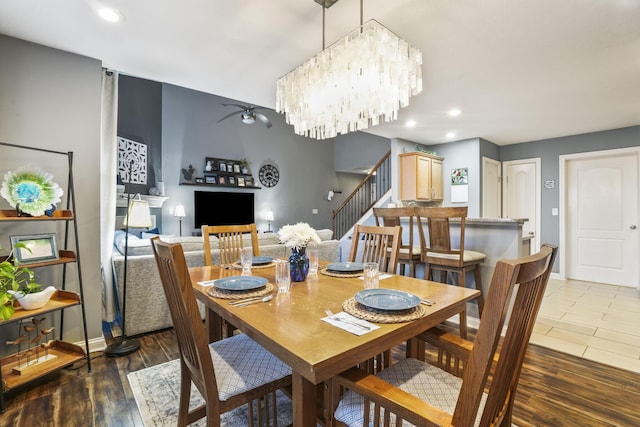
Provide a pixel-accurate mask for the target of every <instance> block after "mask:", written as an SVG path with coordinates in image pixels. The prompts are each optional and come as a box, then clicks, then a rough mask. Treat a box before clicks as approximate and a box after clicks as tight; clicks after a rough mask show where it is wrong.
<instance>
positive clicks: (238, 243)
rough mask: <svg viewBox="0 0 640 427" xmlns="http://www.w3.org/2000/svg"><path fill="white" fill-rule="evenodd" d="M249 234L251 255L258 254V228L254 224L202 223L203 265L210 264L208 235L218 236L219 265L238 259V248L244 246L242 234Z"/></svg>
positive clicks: (228, 263)
mask: <svg viewBox="0 0 640 427" xmlns="http://www.w3.org/2000/svg"><path fill="white" fill-rule="evenodd" d="M245 234H250V235H251V247H252V248H253V256H260V246H259V245H258V230H257V228H256V225H255V224H241V225H203V226H202V239H203V241H204V265H212V264H213V262H212V260H211V241H210V240H209V239H210V236H211V235H214V236H216V237H217V238H218V245H219V247H220V265H231V264H233V263H234V262H236V261H238V260H239V259H240V250H241V249H242V247H243V246H244V235H245Z"/></svg>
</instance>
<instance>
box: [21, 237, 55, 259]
mask: <svg viewBox="0 0 640 427" xmlns="http://www.w3.org/2000/svg"><path fill="white" fill-rule="evenodd" d="M18 243H21V244H22V245H24V246H25V247H16V245H17V244H18ZM11 247H12V249H13V256H14V258H15V259H16V260H17V261H18V262H20V263H21V264H33V263H36V262H41V261H50V260H56V259H59V255H58V247H57V245H56V235H55V233H44V234H28V235H22V236H11Z"/></svg>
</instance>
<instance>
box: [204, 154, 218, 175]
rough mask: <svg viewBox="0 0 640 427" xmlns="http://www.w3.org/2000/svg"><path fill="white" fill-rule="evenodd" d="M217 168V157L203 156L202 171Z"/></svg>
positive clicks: (211, 170) (215, 169) (210, 170)
mask: <svg viewBox="0 0 640 427" xmlns="http://www.w3.org/2000/svg"><path fill="white" fill-rule="evenodd" d="M217 170H218V162H217V159H214V158H213V157H205V158H204V171H205V172H213V171H217Z"/></svg>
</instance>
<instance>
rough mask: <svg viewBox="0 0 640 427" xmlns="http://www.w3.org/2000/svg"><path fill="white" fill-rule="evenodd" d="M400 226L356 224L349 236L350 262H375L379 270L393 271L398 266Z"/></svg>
mask: <svg viewBox="0 0 640 427" xmlns="http://www.w3.org/2000/svg"><path fill="white" fill-rule="evenodd" d="M401 235H402V227H400V226H398V225H397V226H395V227H379V226H375V225H362V224H356V225H355V226H354V230H353V236H352V237H351V250H350V252H349V261H350V262H377V263H378V264H379V265H380V271H386V272H387V273H394V274H395V272H396V269H397V268H398V253H399V251H400V236H401Z"/></svg>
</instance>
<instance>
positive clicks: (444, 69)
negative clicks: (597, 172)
mask: <svg viewBox="0 0 640 427" xmlns="http://www.w3.org/2000/svg"><path fill="white" fill-rule="evenodd" d="M101 4H106V5H110V6H113V7H116V8H117V9H119V10H120V12H121V13H122V14H123V15H124V17H125V21H124V22H123V23H120V24H109V23H107V22H104V21H102V20H101V19H100V18H98V17H97V16H96V14H95V8H96V7H97V6H99V5H101ZM359 5H360V2H359V1H357V0H341V1H339V2H338V3H337V4H335V5H334V6H332V7H331V8H330V9H328V10H327V13H326V37H327V41H326V43H327V45H329V44H330V43H331V42H333V41H335V40H337V39H338V38H340V37H342V36H343V35H345V34H346V33H348V32H349V31H351V30H352V29H354V28H355V27H357V26H358V24H359V19H360V18H359ZM372 18H373V19H376V20H377V21H379V22H381V23H382V24H383V25H385V26H386V27H388V28H389V29H390V30H392V31H394V32H395V33H397V34H398V35H399V36H401V37H403V38H405V39H406V40H407V41H409V42H410V43H411V44H413V45H414V46H416V47H417V48H419V49H421V50H422V53H423V58H424V65H423V87H424V90H423V92H422V93H421V94H420V95H418V96H417V97H414V98H412V99H411V104H410V106H409V107H407V108H405V109H403V110H402V111H401V112H400V115H399V120H398V121H397V122H394V123H389V124H384V125H381V126H378V127H375V128H371V129H370V130H369V132H370V133H373V134H376V135H380V136H384V137H389V138H392V137H399V138H404V139H408V140H411V141H415V142H420V143H425V144H434V143H442V142H447V138H446V137H445V135H446V133H447V132H450V131H452V132H455V133H456V136H455V138H454V139H456V140H460V139H466V138H474V137H482V138H485V139H488V140H490V141H492V142H494V143H496V144H499V145H506V144H512V143H518V142H525V141H532V140H538V139H545V138H550V137H558V136H565V135H574V134H580V133H586V132H592V131H598V130H605V129H612V128H619V127H626V126H633V125H638V124H640V0H561V1H560V0H535V1H533V0H365V1H364V20H365V21H367V20H369V19H372ZM0 33H2V34H6V35H9V36H13V37H17V38H20V39H24V40H28V41H32V42H36V43H40V44H43V45H47V46H52V47H55V48H59V49H63V50H66V51H70V52H74V53H78V54H81V55H86V56H89V57H93V58H98V59H100V60H102V61H103V65H104V66H105V67H109V68H113V69H116V70H118V71H120V72H122V73H126V74H130V75H134V76H138V77H143V78H147V79H151V80H157V81H161V82H167V83H171V84H174V85H179V86H184V87H187V88H192V89H197V90H200V91H203V92H208V93H213V94H216V95H220V96H223V97H227V98H231V99H235V100H239V101H242V102H247V103H253V104H255V105H262V106H266V107H271V108H273V107H274V105H275V82H276V80H277V79H278V78H279V77H280V76H282V75H283V74H285V73H287V72H288V71H290V70H292V69H293V68H295V67H296V66H297V65H299V64H301V63H302V62H304V61H306V60H307V59H308V58H309V57H311V56H313V55H314V54H315V53H317V52H318V51H319V50H321V47H322V46H321V44H322V38H321V35H322V8H321V6H319V5H318V4H317V3H315V2H314V1H313V0H272V1H266V0H242V1H230V0H180V1H175V0H174V1H169V0H135V1H131V0H64V1H43V0H3V1H0ZM0 60H2V59H1V58H0ZM453 107H456V108H459V109H461V110H462V114H461V115H460V116H459V117H456V118H452V117H449V116H448V114H447V111H448V110H449V109H450V108H453ZM268 114H274V115H275V114H276V113H275V112H271V113H268ZM408 119H413V120H415V121H416V122H417V126H416V127H414V128H413V129H408V128H406V127H405V126H404V122H405V121H406V120H408ZM639 142H640V141H639Z"/></svg>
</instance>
